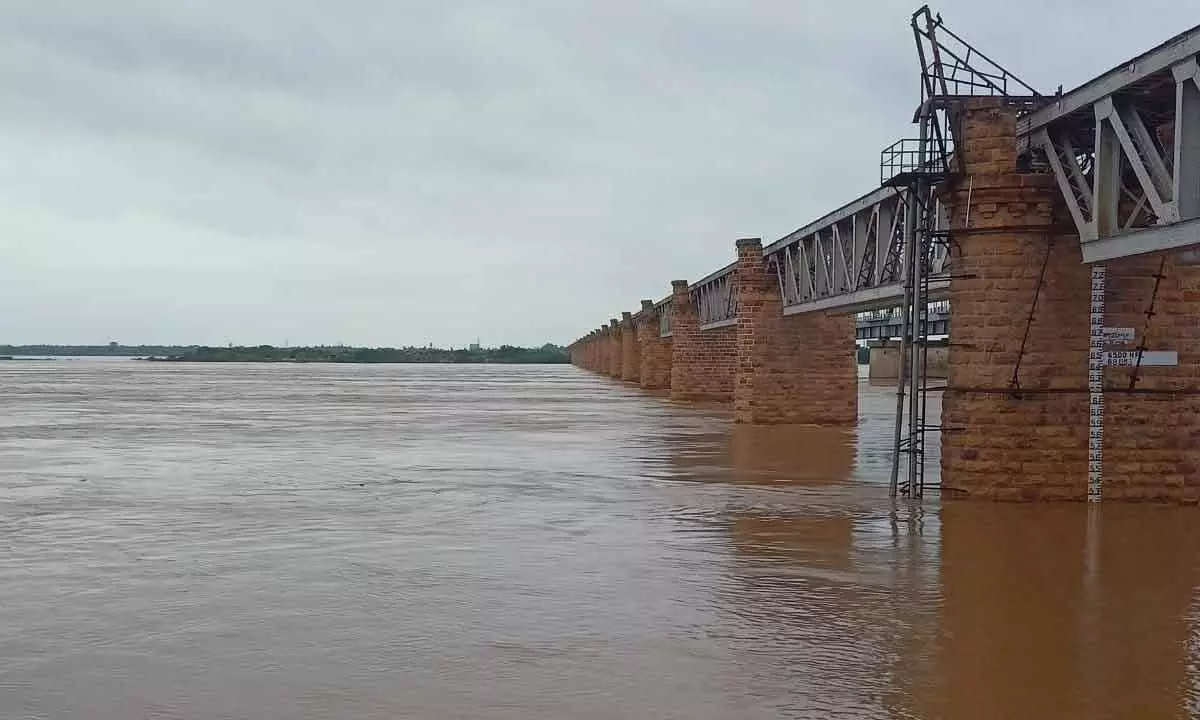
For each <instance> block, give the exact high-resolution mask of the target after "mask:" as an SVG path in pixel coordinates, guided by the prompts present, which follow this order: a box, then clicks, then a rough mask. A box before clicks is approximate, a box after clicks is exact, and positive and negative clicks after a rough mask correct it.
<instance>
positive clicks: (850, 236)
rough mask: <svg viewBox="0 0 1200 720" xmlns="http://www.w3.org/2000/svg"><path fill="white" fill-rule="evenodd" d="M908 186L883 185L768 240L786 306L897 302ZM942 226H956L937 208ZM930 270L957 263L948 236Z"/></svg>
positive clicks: (934, 251)
mask: <svg viewBox="0 0 1200 720" xmlns="http://www.w3.org/2000/svg"><path fill="white" fill-rule="evenodd" d="M907 194H908V190H907V189H903V188H902V189H894V188H890V187H885V188H881V189H879V190H876V191H875V192H873V193H871V194H869V195H865V196H863V197H862V198H859V199H858V200H855V201H854V202H852V203H850V204H848V205H846V206H845V207H843V208H841V209H839V210H835V211H834V212H832V213H830V214H828V215H826V216H825V217H823V218H821V219H820V220H818V221H816V222H815V223H812V224H809V225H806V226H805V227H802V228H800V229H799V230H796V231H795V232H793V233H790V234H789V235H787V236H785V237H783V238H781V239H780V240H778V241H776V242H774V243H772V244H771V245H769V246H767V248H765V250H764V255H765V256H766V258H767V262H768V266H769V267H770V268H772V270H773V271H774V272H775V275H776V279H777V281H778V285H779V295H780V297H781V299H782V301H783V310H784V313H785V314H788V315H790V314H793V313H797V312H806V311H810V310H829V311H834V312H838V311H842V312H850V311H854V310H860V309H864V308H872V307H880V308H881V307H888V306H891V305H895V304H896V302H897V301H898V298H899V297H900V296H901V295H902V294H903V285H904V281H905V279H906V278H905V274H904V268H903V263H902V262H901V261H900V260H901V258H902V257H903V249H904V227H905V214H906V213H907V212H908V203H907ZM936 217H937V218H938V219H939V220H938V226H939V227H938V228H935V230H940V229H943V228H946V227H948V224H947V222H946V220H947V219H946V217H945V213H944V212H943V211H942V209H941V208H940V207H939V208H938V209H937V211H936ZM925 261H926V263H927V267H928V272H930V273H931V274H932V275H933V276H935V277H936V276H939V275H941V274H943V273H945V272H946V271H948V270H949V252H948V248H947V246H946V244H945V243H934V244H933V245H932V246H931V253H930V256H929V257H928V258H926V259H925Z"/></svg>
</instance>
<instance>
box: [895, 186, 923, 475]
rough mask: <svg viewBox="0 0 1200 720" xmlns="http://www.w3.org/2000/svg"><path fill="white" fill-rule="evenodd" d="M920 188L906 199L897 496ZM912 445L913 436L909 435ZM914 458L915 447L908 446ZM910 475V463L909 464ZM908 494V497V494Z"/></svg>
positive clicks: (910, 334)
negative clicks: (913, 449) (913, 450)
mask: <svg viewBox="0 0 1200 720" xmlns="http://www.w3.org/2000/svg"><path fill="white" fill-rule="evenodd" d="M916 193H917V188H916V186H915V184H910V185H909V187H908V194H907V196H906V197H905V199H904V200H905V203H904V265H903V268H904V271H903V272H904V304H903V305H901V306H900V327H901V331H900V362H899V366H900V367H899V377H898V379H897V382H896V434H895V443H894V445H893V447H892V481H891V493H892V495H893V496H894V495H895V494H896V490H897V487H898V485H899V475H900V445H901V443H902V441H903V437H904V394H905V383H907V382H908V376H909V375H911V374H912V372H911V368H910V365H911V363H909V362H908V353H909V351H910V349H911V346H912V341H913V336H912V328H913V323H912V316H913V312H912V311H913V294H914V293H915V291H916V286H915V285H914V284H913V277H914V273H913V267H914V265H915V264H916V263H914V262H913V260H914V258H915V257H916V242H915V239H916V229H917V194H916ZM909 441H910V443H911V435H910V440H909ZM908 449H909V452H910V454H911V452H912V447H911V445H910V446H909V448H908ZM909 469H910V471H911V461H910V463H909ZM908 479H909V483H911V481H912V475H911V474H910V475H909V476H908ZM911 490H912V487H911V484H910V485H908V491H909V492H911ZM905 494H908V493H907V492H906V493H905Z"/></svg>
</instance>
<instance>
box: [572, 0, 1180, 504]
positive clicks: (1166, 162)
mask: <svg viewBox="0 0 1200 720" xmlns="http://www.w3.org/2000/svg"><path fill="white" fill-rule="evenodd" d="M915 18H916V16H914V27H916V19H915ZM927 27H928V32H927V35H926V37H927V38H928V39H929V40H930V41H931V42H940V43H946V42H948V41H946V40H945V39H944V36H941V37H935V31H938V30H940V28H941V20H940V18H939V19H938V20H937V21H936V22H934V21H932V20H930V21H929V25H928V26H927ZM953 37H954V39H955V40H957V39H958V38H957V36H953ZM939 47H943V48H949V46H948V45H943V46H939ZM1198 53H1200V28H1194V29H1192V30H1189V31H1188V32H1185V33H1183V34H1181V35H1179V36H1177V37H1175V38H1173V39H1171V40H1170V41H1168V42H1166V43H1164V44H1163V45H1160V46H1158V47H1156V48H1154V49H1152V50H1150V51H1148V52H1146V53H1144V54H1142V55H1140V56H1138V57H1137V58H1134V59H1132V60H1130V61H1128V62H1126V63H1124V64H1122V65H1120V66H1118V67H1117V68H1115V69H1113V70H1110V71H1108V72H1106V73H1104V74H1103V75H1100V76H1099V77H1097V78H1096V79H1094V80H1092V81H1090V82H1088V83H1085V84H1084V85H1082V86H1080V87H1079V88H1076V89H1075V90H1072V91H1070V92H1067V93H1060V94H1058V95H1054V96H1044V95H1039V94H1037V93H1033V92H1032V91H1029V92H1026V91H1025V89H1026V88H1027V87H1028V86H1024V85H1023V84H1021V85H1020V86H1017V85H1015V84H1014V81H1015V78H1011V77H1010V76H1009V75H1007V73H1006V71H1003V69H1000V72H994V71H990V70H991V68H988V70H989V72H985V71H984V70H983V69H980V68H978V67H971V66H969V65H966V64H965V63H963V64H962V66H961V67H966V69H967V70H968V71H971V72H974V73H975V75H974V76H972V77H975V78H976V80H977V82H975V83H974V84H967V85H966V86H963V85H953V84H951V83H952V82H954V81H950V80H946V81H945V82H944V83H943V84H939V83H940V82H941V81H942V80H945V78H946V77H948V76H949V73H948V72H947V73H945V74H943V75H942V76H938V75H937V74H936V73H930V72H929V71H928V69H926V72H925V76H926V90H927V92H926V93H925V94H924V96H923V97H922V106H921V108H922V109H919V110H918V114H919V115H921V113H925V114H924V115H921V116H922V117H924V118H931V119H930V120H929V122H930V125H929V127H931V128H933V129H934V131H935V134H936V133H937V132H941V131H943V130H944V132H945V133H946V134H947V136H948V137H947V138H946V140H947V141H949V140H952V143H950V142H946V143H944V144H943V145H941V148H942V150H943V152H942V154H940V155H938V154H936V153H934V154H926V152H925V150H922V151H921V154H920V155H919V157H918V159H917V160H915V161H913V162H909V161H904V160H903V159H902V161H901V162H900V163H898V164H895V163H893V164H892V165H891V166H890V168H891V170H893V171H895V172H893V173H892V174H891V175H889V173H888V168H889V164H888V162H887V159H886V157H885V163H884V166H885V172H884V173H883V177H882V178H881V179H882V186H881V187H880V188H879V189H877V190H874V191H872V192H871V193H868V194H867V195H864V196H863V197H861V198H858V199H857V200H854V201H853V202H851V203H848V204H847V205H845V206H844V207H842V208H839V209H837V210H834V211H833V212H831V213H829V214H827V215H826V216H824V217H822V218H820V219H818V220H816V221H815V222H813V223H810V224H809V225H806V226H804V227H802V228H800V229H798V230H796V231H795V232H793V233H789V234H788V235H786V236H784V237H783V238H780V239H779V240H777V241H775V242H772V243H769V244H766V245H765V246H764V244H763V243H762V242H761V241H760V240H759V239H757V238H748V239H742V240H737V241H736V242H735V243H733V245H734V248H733V250H734V253H735V255H734V257H735V261H734V262H733V263H732V264H730V265H728V266H726V267H724V268H722V269H720V270H718V271H716V272H714V273H712V274H711V275H709V276H707V277H705V278H702V279H701V280H699V281H697V282H692V283H688V282H686V281H683V280H676V281H674V282H672V283H671V285H670V287H671V292H670V294H669V295H667V296H666V297H663V298H662V299H660V300H658V301H651V300H643V301H642V302H641V306H640V307H639V308H638V309H637V310H636V311H630V312H625V313H623V314H622V315H621V317H620V319H613V320H611V321H609V322H608V323H606V324H604V325H602V326H601V327H599V328H598V329H597V330H594V331H592V332H591V333H589V334H588V335H586V336H584V337H582V338H580V339H579V340H577V341H576V342H575V343H573V344H572V345H571V347H570V353H571V361H572V362H573V363H574V364H576V365H578V366H580V367H582V368H586V369H588V370H592V371H595V372H599V373H603V374H607V375H609V376H611V377H613V378H614V379H619V380H621V381H624V382H630V383H637V384H639V385H640V386H641V387H643V388H645V389H647V390H665V391H668V392H669V393H670V397H671V398H673V399H678V400H686V401H698V402H715V403H730V404H732V409H733V417H734V421H735V422H736V423H747V424H812V425H828V426H845V425H851V424H853V423H855V422H856V421H857V398H858V389H857V386H858V375H857V369H856V366H855V360H854V349H855V339H856V329H855V318H856V314H857V313H860V312H863V311H867V310H880V309H886V308H890V307H896V306H898V305H901V304H902V303H903V302H910V303H911V302H913V301H912V298H916V299H917V300H918V301H919V302H920V304H919V306H918V305H913V307H914V308H915V309H914V310H913V312H915V313H916V315H914V318H915V319H914V320H913V321H912V322H911V327H914V328H916V329H917V330H916V331H914V335H913V336H912V337H910V338H909V340H910V347H911V346H912V345H915V344H916V343H917V342H918V337H917V334H916V333H918V332H919V330H920V327H921V326H920V324H919V323H920V316H922V315H923V308H924V303H927V302H932V301H942V300H948V301H949V307H950V311H951V313H950V314H951V317H952V318H953V322H952V323H948V324H949V335H950V340H949V349H948V361H947V365H948V369H947V380H946V389H945V391H944V392H945V395H944V400H943V415H942V421H941V433H940V438H941V442H942V453H941V456H942V468H941V470H942V472H941V488H942V490H943V492H952V493H954V494H956V495H963V496H968V497H978V498H990V499H1005V500H1008V499H1013V500H1038V499H1069V500H1084V499H1089V500H1093V501H1096V500H1100V499H1104V500H1163V501H1177V502H1197V501H1200V85H1197V80H1198V79H1200V64H1198ZM945 55H946V54H945V53H943V57H945ZM968 57H971V56H970V55H968ZM961 67H960V69H961ZM943 70H944V69H943ZM931 75H932V76H933V81H930V79H929V78H930V76H931ZM980 78H982V79H980ZM996 78H1001V80H996ZM1004 80H1007V83H1006V82H1004ZM1015 82H1016V83H1019V81H1015ZM1018 90H1020V92H1018ZM936 123H940V125H936V127H935V124H936ZM929 137H932V136H923V137H922V139H921V142H922V143H923V144H922V148H927V147H931V145H930V144H929V143H930V140H929ZM896 147H899V148H901V150H900V151H895V150H894V149H889V151H888V152H892V153H893V155H895V153H896V152H907V151H904V150H903V147H904V146H902V145H900V144H897V146H896ZM897 178H899V179H897ZM922 223H924V224H922ZM914 248H915V249H914ZM906 252H911V253H912V256H913V257H915V258H916V260H915V261H913V262H910V263H906V262H905V261H904V257H905V253H906ZM914 268H917V270H916V271H915V272H914ZM910 352H911V350H910Z"/></svg>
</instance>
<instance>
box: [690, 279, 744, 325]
mask: <svg viewBox="0 0 1200 720" xmlns="http://www.w3.org/2000/svg"><path fill="white" fill-rule="evenodd" d="M733 271H734V266H732V265H730V266H728V267H725V268H723V269H721V270H718V271H717V272H715V273H713V274H712V275H709V276H708V277H706V278H704V279H703V280H701V281H700V282H697V283H695V284H693V285H692V286H691V287H690V288H688V292H690V293H691V296H692V302H693V303H694V304H695V306H696V321H697V323H698V324H699V325H700V329H701V330H712V329H714V328H719V327H726V326H729V325H734V324H736V323H737V313H738V302H737V292H736V289H735V288H734V285H733V277H734V273H733Z"/></svg>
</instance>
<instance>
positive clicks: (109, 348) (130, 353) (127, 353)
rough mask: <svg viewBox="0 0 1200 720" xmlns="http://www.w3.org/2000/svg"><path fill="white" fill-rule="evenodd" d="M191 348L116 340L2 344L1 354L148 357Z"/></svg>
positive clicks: (172, 353) (174, 353)
mask: <svg viewBox="0 0 1200 720" xmlns="http://www.w3.org/2000/svg"><path fill="white" fill-rule="evenodd" d="M189 349H190V347H189V346H187V345H121V344H120V343H115V342H114V343H108V344H107V345H0V355H13V356H19V355H58V356H62V357H76V356H80V357H82V356H89V357H98V356H104V355H112V356H114V357H148V356H150V355H158V356H163V355H176V354H178V353H181V352H185V351H187V350H189Z"/></svg>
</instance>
